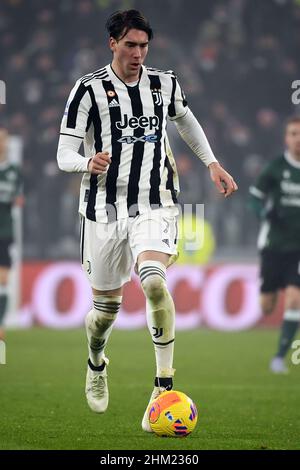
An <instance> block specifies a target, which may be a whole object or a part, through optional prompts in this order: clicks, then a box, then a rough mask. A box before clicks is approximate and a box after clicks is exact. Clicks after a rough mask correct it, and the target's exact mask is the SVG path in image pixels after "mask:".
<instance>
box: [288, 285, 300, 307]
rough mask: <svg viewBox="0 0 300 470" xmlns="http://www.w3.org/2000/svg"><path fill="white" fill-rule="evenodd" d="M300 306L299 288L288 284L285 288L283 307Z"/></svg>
mask: <svg viewBox="0 0 300 470" xmlns="http://www.w3.org/2000/svg"><path fill="white" fill-rule="evenodd" d="M299 308H300V289H299V288H298V287H294V286H290V287H287V288H286V290H285V309H286V310H287V309H288V310H298V309H299Z"/></svg>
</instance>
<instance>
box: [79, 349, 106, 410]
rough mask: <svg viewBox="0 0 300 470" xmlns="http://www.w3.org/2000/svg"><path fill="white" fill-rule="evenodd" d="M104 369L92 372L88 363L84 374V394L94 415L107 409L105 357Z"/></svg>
mask: <svg viewBox="0 0 300 470" xmlns="http://www.w3.org/2000/svg"><path fill="white" fill-rule="evenodd" d="M104 362H105V367H104V369H103V371H98V370H93V369H92V368H91V367H90V361H89V362H88V368H87V374H86V386H85V394H86V399H87V402H88V405H89V407H90V409H91V410H92V411H94V412H95V413H104V412H105V411H106V409H107V407H108V399H109V394H108V386H107V372H106V366H107V365H108V363H109V360H108V359H107V357H105V358H104Z"/></svg>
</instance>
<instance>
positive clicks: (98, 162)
mask: <svg viewBox="0 0 300 470" xmlns="http://www.w3.org/2000/svg"><path fill="white" fill-rule="evenodd" d="M110 163H111V158H110V156H109V153H108V152H98V153H96V155H94V156H93V157H92V158H90V161H89V164H88V171H89V173H92V175H102V174H103V173H105V172H106V171H107V168H108V165H109V164H110Z"/></svg>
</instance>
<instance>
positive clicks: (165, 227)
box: [129, 208, 178, 266]
mask: <svg viewBox="0 0 300 470" xmlns="http://www.w3.org/2000/svg"><path fill="white" fill-rule="evenodd" d="M173 209H176V208H170V209H169V208H160V209H155V210H152V211H149V212H147V213H146V214H141V215H139V216H138V217H136V218H135V219H134V221H133V222H132V224H131V226H130V229H129V243H130V248H131V251H132V257H133V261H134V263H136V262H137V260H138V259H139V261H140V262H141V260H146V259H151V256H154V257H155V258H152V259H156V260H157V261H161V262H164V263H165V264H166V265H167V266H169V265H170V264H172V262H174V261H175V260H176V259H177V257H178V254H177V237H178V227H177V212H175V210H173ZM176 211H177V209H176ZM149 256H150V257H149Z"/></svg>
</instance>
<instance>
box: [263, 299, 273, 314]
mask: <svg viewBox="0 0 300 470" xmlns="http://www.w3.org/2000/svg"><path fill="white" fill-rule="evenodd" d="M275 305H276V300H275V299H274V298H264V297H262V298H261V299H260V306H261V310H262V313H263V314H264V315H271V314H272V313H273V311H274V308H275Z"/></svg>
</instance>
